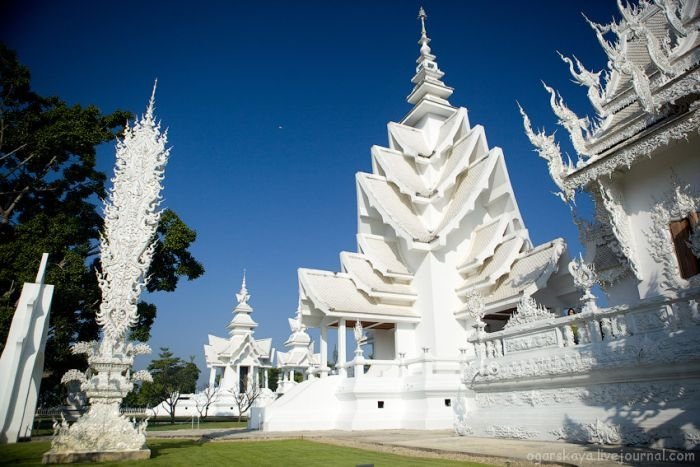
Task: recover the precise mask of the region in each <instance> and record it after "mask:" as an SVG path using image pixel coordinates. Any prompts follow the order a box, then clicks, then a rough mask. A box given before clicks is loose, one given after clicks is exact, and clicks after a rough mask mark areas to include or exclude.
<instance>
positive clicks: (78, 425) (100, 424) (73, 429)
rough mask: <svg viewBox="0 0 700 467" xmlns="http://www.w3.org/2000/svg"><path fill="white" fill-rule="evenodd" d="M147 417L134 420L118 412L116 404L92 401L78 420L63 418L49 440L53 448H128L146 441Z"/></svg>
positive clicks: (109, 449) (70, 450) (73, 450)
mask: <svg viewBox="0 0 700 467" xmlns="http://www.w3.org/2000/svg"><path fill="white" fill-rule="evenodd" d="M147 423H148V422H147V421H143V422H141V423H138V424H136V426H134V422H132V421H131V420H129V419H128V418H126V417H125V416H123V415H120V414H119V406H118V405H116V406H112V405H106V404H97V405H92V406H91V407H90V410H89V411H88V412H87V413H86V414H84V415H83V416H81V417H80V418H79V419H78V421H77V422H75V423H74V424H73V425H70V426H68V423H66V422H65V420H63V423H61V425H60V426H58V427H54V431H55V432H56V433H55V435H54V437H53V440H52V441H51V451H52V452H80V451H86V447H89V448H90V449H91V451H93V452H100V451H129V450H137V449H140V448H141V447H142V446H143V445H144V444H145V443H146V435H145V428H146V426H147Z"/></svg>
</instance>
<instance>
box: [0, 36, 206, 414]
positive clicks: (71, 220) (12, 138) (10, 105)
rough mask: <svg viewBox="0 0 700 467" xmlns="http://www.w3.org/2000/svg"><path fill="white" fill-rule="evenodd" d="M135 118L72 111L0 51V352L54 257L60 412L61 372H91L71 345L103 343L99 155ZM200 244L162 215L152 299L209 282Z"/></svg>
mask: <svg viewBox="0 0 700 467" xmlns="http://www.w3.org/2000/svg"><path fill="white" fill-rule="evenodd" d="M130 116H131V114H130V113H129V112H125V111H120V110H117V111H115V112H113V113H111V114H102V112H101V111H100V110H99V109H98V108H97V107H95V106H92V105H91V106H87V107H82V106H80V105H72V106H71V105H68V104H67V103H65V102H63V101H62V100H61V99H59V98H57V97H42V96H39V95H38V94H36V93H35V92H33V91H32V90H31V87H30V74H29V71H28V69H27V68H26V67H24V66H23V65H21V64H20V63H19V61H18V60H17V56H16V54H15V53H14V52H12V51H11V50H9V49H7V48H6V47H5V46H4V45H2V44H0V351H1V350H2V348H3V347H4V345H5V340H6V338H7V333H8V331H9V326H10V324H11V321H12V316H13V314H14V310H15V305H16V302H17V300H18V298H19V294H20V292H21V288H22V283H23V282H31V281H33V279H34V275H35V274H36V270H37V268H38V266H39V260H40V258H41V253H43V252H47V253H49V255H50V256H49V265H48V269H47V275H46V282H47V283H50V284H54V285H55V286H56V289H55V293H54V297H53V302H52V306H51V317H50V323H49V337H48V342H47V347H46V361H45V380H44V381H43V382H42V396H41V398H42V401H43V402H44V403H48V404H55V403H60V402H61V398H62V395H63V394H64V393H65V391H64V388H63V386H62V385H61V384H60V378H61V377H62V376H63V373H64V372H65V371H66V370H68V369H70V368H80V367H84V366H85V360H84V358H83V357H77V356H74V355H72V354H71V353H70V344H71V343H73V342H77V341H81V340H92V339H96V338H97V336H98V327H97V324H96V323H95V314H96V312H97V310H98V308H99V303H100V290H99V287H98V285H97V278H96V274H95V272H96V268H97V267H98V264H99V263H98V257H97V256H98V253H99V249H98V242H97V240H98V238H99V232H100V230H101V229H102V225H103V221H102V218H101V216H100V209H99V208H98V202H99V199H100V198H104V197H105V196H106V191H105V181H106V179H107V177H106V175H105V174H104V173H102V172H100V171H99V170H97V168H96V162H97V150H96V148H97V146H99V145H100V144H104V143H108V142H110V141H113V140H114V139H115V138H116V137H117V136H118V135H119V133H120V132H121V131H122V130H123V128H124V125H125V123H126V121H127V119H128V118H130ZM195 239H196V233H195V232H194V231H193V230H192V229H190V228H189V227H188V226H187V225H186V224H185V223H184V222H183V221H182V220H181V219H180V218H179V217H178V216H177V214H175V213H174V212H173V211H170V210H166V211H165V212H164V213H163V216H162V219H161V223H160V225H159V227H158V231H157V239H156V240H157V246H156V254H155V257H154V260H153V264H152V265H151V268H150V270H149V275H150V282H149V284H148V286H147V288H148V290H149V291H157V290H163V291H172V290H175V288H176V286H177V283H178V280H179V279H180V278H182V277H186V278H188V279H190V280H191V279H195V278H197V277H199V276H201V275H202V274H203V273H204V268H203V267H202V265H201V264H200V263H199V262H197V261H196V260H195V259H194V258H193V257H192V255H191V254H190V253H189V251H188V249H189V247H190V245H191V244H192V242H194V241H195ZM139 312H140V313H141V316H140V319H139V322H138V323H137V325H136V326H135V327H134V330H133V332H132V334H131V337H132V338H133V339H136V340H142V341H145V340H148V338H149V337H150V328H151V325H152V324H153V320H154V319H155V316H156V312H157V310H156V307H155V306H154V305H152V304H149V303H146V302H142V303H139Z"/></svg>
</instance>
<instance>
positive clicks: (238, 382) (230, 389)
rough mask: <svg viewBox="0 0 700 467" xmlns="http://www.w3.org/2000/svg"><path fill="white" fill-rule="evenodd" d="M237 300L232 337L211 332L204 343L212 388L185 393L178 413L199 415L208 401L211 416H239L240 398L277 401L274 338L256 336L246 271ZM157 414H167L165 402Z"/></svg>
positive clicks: (229, 328)
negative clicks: (272, 387)
mask: <svg viewBox="0 0 700 467" xmlns="http://www.w3.org/2000/svg"><path fill="white" fill-rule="evenodd" d="M236 299H237V300H238V305H236V308H234V310H233V319H231V322H230V323H229V325H228V330H229V338H228V339H226V338H222V337H216V336H212V335H209V344H208V345H205V346H204V356H205V358H206V362H207V368H209V371H210V372H209V385H208V388H207V389H206V390H205V391H202V392H199V393H197V394H183V395H182V397H181V399H180V401H179V402H178V404H177V407H176V415H177V416H197V414H198V413H199V411H201V410H202V407H203V406H204V404H207V403H208V402H210V404H209V407H208V410H207V414H208V415H214V416H229V415H238V404H237V403H236V400H235V399H236V398H238V399H241V398H244V399H247V398H255V399H257V400H258V402H259V403H263V401H264V403H267V402H269V401H270V400H274V398H275V396H274V395H273V394H272V391H270V389H269V376H268V370H269V369H270V368H272V365H273V359H274V356H275V349H274V348H273V347H272V339H271V338H267V339H255V338H254V337H253V333H254V330H255V328H256V327H257V325H258V324H257V323H256V322H255V321H253V318H251V316H250V314H251V313H252V312H253V308H252V307H251V306H250V305H249V304H248V301H249V300H250V294H249V293H248V289H247V287H246V277H245V273H244V274H243V282H242V284H241V290H240V291H239V292H238V293H237V294H236ZM207 399H209V401H208V400H207ZM264 403H263V405H264ZM242 405H244V406H245V405H247V404H245V403H244V404H242ZM198 408H199V410H198ZM156 413H157V415H159V416H165V415H167V413H166V411H165V408H164V406H163V404H161V405H160V406H159V407H157V408H156ZM242 415H247V414H246V413H244V414H242Z"/></svg>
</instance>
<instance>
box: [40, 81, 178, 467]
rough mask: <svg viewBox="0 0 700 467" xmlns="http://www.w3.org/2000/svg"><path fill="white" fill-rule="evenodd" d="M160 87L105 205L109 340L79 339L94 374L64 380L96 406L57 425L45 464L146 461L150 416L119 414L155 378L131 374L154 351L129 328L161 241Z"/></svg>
mask: <svg viewBox="0 0 700 467" xmlns="http://www.w3.org/2000/svg"><path fill="white" fill-rule="evenodd" d="M155 90H156V88H155V86H154V87H153V94H151V99H150V102H149V104H148V108H147V109H146V113H145V114H144V115H143V116H142V117H141V118H140V119H139V120H138V121H136V122H135V123H134V124H133V125H131V126H130V125H127V126H126V128H125V129H124V138H123V139H122V140H121V141H118V142H117V154H116V159H117V160H116V165H115V169H114V177H113V178H112V183H113V186H112V188H111V189H110V191H109V194H108V199H107V200H106V201H105V207H104V229H103V232H102V235H101V237H100V270H99V271H98V275H97V277H98V282H99V286H100V289H101V291H102V303H101V304H100V309H99V311H98V312H97V317H96V320H97V323H98V324H99V326H100V330H101V334H102V340H101V341H99V342H96V341H92V342H80V343H77V344H75V345H73V348H72V351H73V353H75V354H86V355H87V357H88V364H89V366H90V369H89V370H88V371H87V372H81V371H78V370H70V371H69V372H68V373H66V374H65V375H64V376H63V379H62V381H63V382H69V381H74V380H75V381H80V383H81V386H80V387H81V389H82V390H84V391H85V393H86V395H87V396H88V398H89V400H90V409H89V410H88V412H87V413H85V414H84V415H82V416H81V417H80V418H79V419H78V421H77V422H75V423H74V424H73V425H70V426H69V425H68V423H66V421H65V420H64V421H63V423H62V424H61V426H60V427H57V428H56V430H55V433H54V438H53V441H52V443H51V450H50V451H49V452H47V453H46V454H44V458H43V462H44V463H61V462H80V461H88V460H94V459H96V458H98V457H99V459H100V460H101V461H110V460H128V459H144V458H146V459H147V458H149V457H150V454H151V453H150V450H149V449H147V448H146V436H145V430H146V422H142V423H139V424H137V425H134V423H133V422H132V421H130V420H129V419H128V418H126V417H124V416H122V415H120V413H119V406H120V404H121V401H122V399H123V398H124V396H126V395H127V394H128V393H129V391H131V390H132V388H133V386H134V384H133V383H134V381H137V380H142V381H150V380H151V376H150V374H149V373H148V372H147V371H145V370H141V371H138V372H136V373H133V374H132V373H131V368H132V365H133V362H134V357H135V356H137V355H141V354H148V353H150V352H151V349H150V347H149V346H148V345H146V344H134V343H130V342H128V334H129V329H130V328H131V326H133V325H134V324H135V323H136V322H137V320H138V308H137V303H138V300H139V295H140V294H141V290H142V289H143V287H144V286H145V285H146V282H147V281H148V275H147V274H148V269H149V267H150V265H151V259H152V257H153V252H154V249H155V246H156V241H155V239H156V229H157V227H158V222H159V221H160V213H161V211H160V209H159V205H160V202H161V195H160V193H161V190H162V189H163V187H162V185H161V181H162V180H163V176H164V171H165V164H166V163H167V161H168V155H169V153H170V150H169V149H166V144H167V136H166V134H165V133H161V131H160V123H157V122H156V120H155V117H154V115H153V111H154V109H155Z"/></svg>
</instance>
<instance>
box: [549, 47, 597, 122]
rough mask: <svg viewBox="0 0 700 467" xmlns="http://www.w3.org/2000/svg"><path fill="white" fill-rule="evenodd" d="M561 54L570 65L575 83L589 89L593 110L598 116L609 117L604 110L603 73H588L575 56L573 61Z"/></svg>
mask: <svg viewBox="0 0 700 467" xmlns="http://www.w3.org/2000/svg"><path fill="white" fill-rule="evenodd" d="M557 53H558V54H559V57H560V58H561V59H562V60H563V61H564V63H566V64H567V65H569V72H571V76H573V77H574V82H576V83H578V84H580V85H581V86H586V87H587V88H588V93H587V95H588V100H589V101H591V105H593V108H594V109H595V110H596V112H597V113H598V115H600V116H601V117H605V116H607V115H608V112H607V111H606V110H605V109H604V108H603V100H604V99H603V93H602V92H601V84H600V75H601V73H602V71H599V72H598V73H593V72H592V71H588V70H587V69H586V68H585V67H584V66H583V64H581V62H580V61H579V59H578V58H576V57H575V56H574V57H573V58H574V60H573V61H572V60H571V59H570V58H569V57H566V56H564V55H563V54H562V53H561V52H557ZM574 62H575V63H576V68H577V69H578V71H576V69H574Z"/></svg>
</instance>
